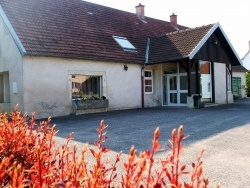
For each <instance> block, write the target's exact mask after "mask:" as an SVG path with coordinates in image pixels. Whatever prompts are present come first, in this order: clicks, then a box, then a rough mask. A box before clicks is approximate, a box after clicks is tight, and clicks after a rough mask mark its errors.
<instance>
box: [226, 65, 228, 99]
mask: <svg viewBox="0 0 250 188" xmlns="http://www.w3.org/2000/svg"><path fill="white" fill-rule="evenodd" d="M227 71H228V70H227V64H226V101H227V103H226V104H228V91H227V84H228V83H227V82H228V79H227V74H228V73H227Z"/></svg>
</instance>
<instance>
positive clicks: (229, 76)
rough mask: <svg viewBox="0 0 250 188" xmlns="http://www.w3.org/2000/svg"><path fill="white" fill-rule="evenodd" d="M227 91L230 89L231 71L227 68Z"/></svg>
mask: <svg viewBox="0 0 250 188" xmlns="http://www.w3.org/2000/svg"><path fill="white" fill-rule="evenodd" d="M227 91H232V81H231V73H230V71H229V69H228V68H227Z"/></svg>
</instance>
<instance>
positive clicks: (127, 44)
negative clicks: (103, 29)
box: [113, 36, 137, 52]
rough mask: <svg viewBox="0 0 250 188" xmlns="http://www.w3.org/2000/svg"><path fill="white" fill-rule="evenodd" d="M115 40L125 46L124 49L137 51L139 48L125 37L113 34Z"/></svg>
mask: <svg viewBox="0 0 250 188" xmlns="http://www.w3.org/2000/svg"><path fill="white" fill-rule="evenodd" d="M113 38H114V39H115V41H116V42H117V43H118V44H119V45H120V46H121V47H122V48H123V50H124V51H131V52H137V49H136V48H135V47H134V45H133V44H131V42H129V40H128V39H127V38H125V37H117V36H113Z"/></svg>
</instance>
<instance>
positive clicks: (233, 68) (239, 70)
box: [232, 65, 248, 72]
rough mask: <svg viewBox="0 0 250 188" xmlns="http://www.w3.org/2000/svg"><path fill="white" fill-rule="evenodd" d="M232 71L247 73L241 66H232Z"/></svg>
mask: <svg viewBox="0 0 250 188" xmlns="http://www.w3.org/2000/svg"><path fill="white" fill-rule="evenodd" d="M232 70H233V72H248V70H247V69H246V68H245V67H244V66H242V65H238V66H232Z"/></svg>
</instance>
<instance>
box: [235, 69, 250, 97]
mask: <svg viewBox="0 0 250 188" xmlns="http://www.w3.org/2000/svg"><path fill="white" fill-rule="evenodd" d="M233 77H239V78H241V97H242V98H246V97H247V95H246V73H245V72H233Z"/></svg>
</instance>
